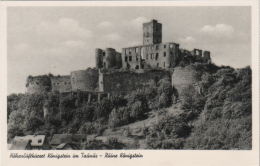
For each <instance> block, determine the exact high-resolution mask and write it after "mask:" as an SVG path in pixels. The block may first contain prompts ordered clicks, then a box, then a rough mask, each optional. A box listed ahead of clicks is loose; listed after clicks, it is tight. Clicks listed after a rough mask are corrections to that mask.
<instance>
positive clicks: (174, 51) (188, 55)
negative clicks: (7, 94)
mask: <svg viewBox="0 0 260 166" xmlns="http://www.w3.org/2000/svg"><path fill="white" fill-rule="evenodd" d="M95 60H96V68H93V69H91V68H88V69H87V70H79V71H72V72H71V74H70V75H66V76H53V75H43V76H35V77H32V76H29V77H28V78H27V82H26V87H27V93H42V92H54V91H58V92H60V93H64V92H73V91H78V90H81V91H86V92H89V93H92V94H93V93H106V94H111V93H116V92H127V91H132V90H134V89H136V88H141V87H144V86H146V85H149V84H150V83H151V82H155V83H156V82H158V81H159V80H160V79H162V78H163V77H168V78H170V79H171V80H172V85H173V86H175V88H176V89H178V87H182V86H186V85H188V84H193V83H195V82H196V81H198V79H197V77H196V76H195V75H196V74H195V73H194V72H193V71H191V70H187V69H184V68H182V67H179V66H180V65H181V64H192V63H195V62H200V63H210V62H211V58H210V52H209V51H204V52H203V51H202V50H200V49H193V50H192V51H189V50H185V49H181V48H179V44H176V43H173V42H168V43H162V24H161V23H158V22H157V21H156V20H152V21H151V22H148V23H144V24H143V45H140V46H135V47H128V48H122V53H120V52H117V51H116V50H115V49H113V48H106V49H105V50H102V49H98V48H97V49H96V51H95ZM111 68H112V69H119V70H115V71H114V72H109V70H106V69H111ZM147 69H150V70H147ZM151 69H152V70H151Z"/></svg>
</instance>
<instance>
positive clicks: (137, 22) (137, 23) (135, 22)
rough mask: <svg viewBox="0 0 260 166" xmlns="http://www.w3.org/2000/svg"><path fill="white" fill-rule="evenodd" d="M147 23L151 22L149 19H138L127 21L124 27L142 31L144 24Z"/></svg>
mask: <svg viewBox="0 0 260 166" xmlns="http://www.w3.org/2000/svg"><path fill="white" fill-rule="evenodd" d="M146 22H149V20H148V19H147V18H145V17H137V18H135V19H133V20H130V21H127V20H125V21H124V25H126V26H131V27H133V28H136V29H138V30H139V29H142V27H143V23H146Z"/></svg>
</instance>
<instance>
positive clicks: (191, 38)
mask: <svg viewBox="0 0 260 166" xmlns="http://www.w3.org/2000/svg"><path fill="white" fill-rule="evenodd" d="M180 41H181V42H182V43H185V44H190V43H194V42H195V41H196V40H195V39H194V38H193V37H186V38H180Z"/></svg>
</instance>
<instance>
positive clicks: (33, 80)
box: [26, 75, 51, 93]
mask: <svg viewBox="0 0 260 166" xmlns="http://www.w3.org/2000/svg"><path fill="white" fill-rule="evenodd" d="M26 88H27V93H43V92H50V91H51V80H50V77H49V76H47V75H42V76H36V77H32V76H29V77H28V78H27V83H26Z"/></svg>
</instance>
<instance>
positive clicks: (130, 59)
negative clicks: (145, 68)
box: [122, 43, 179, 69]
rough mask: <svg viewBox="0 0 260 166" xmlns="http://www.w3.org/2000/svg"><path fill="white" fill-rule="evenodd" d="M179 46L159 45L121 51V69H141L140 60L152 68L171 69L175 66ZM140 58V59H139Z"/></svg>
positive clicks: (171, 44)
mask: <svg viewBox="0 0 260 166" xmlns="http://www.w3.org/2000/svg"><path fill="white" fill-rule="evenodd" d="M178 54H179V44H176V43H161V44H152V45H143V46H136V47H130V48H123V49H122V59H123V68H130V69H138V68H142V66H140V65H141V63H140V62H141V60H140V59H141V58H142V60H143V61H145V63H146V64H149V65H151V66H152V67H160V68H172V67H175V66H176V65H177V62H178V58H179V55H178ZM139 56H141V58H140V57H139Z"/></svg>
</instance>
